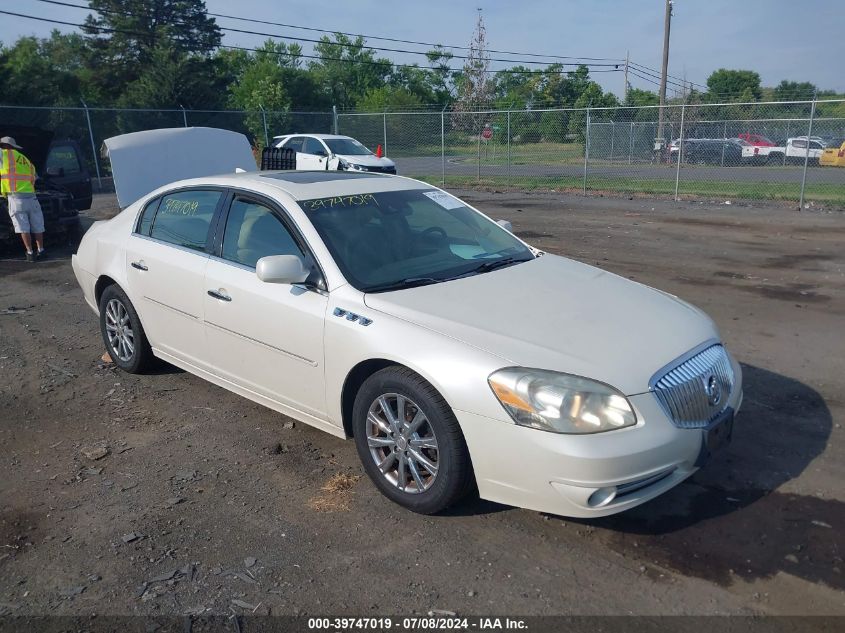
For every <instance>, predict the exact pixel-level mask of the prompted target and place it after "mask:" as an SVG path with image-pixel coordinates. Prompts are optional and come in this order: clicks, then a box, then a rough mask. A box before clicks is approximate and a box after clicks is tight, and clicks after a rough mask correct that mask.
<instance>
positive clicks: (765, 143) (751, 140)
mask: <svg viewBox="0 0 845 633" xmlns="http://www.w3.org/2000/svg"><path fill="white" fill-rule="evenodd" d="M737 138H741V139H742V140H743V141H745V142H746V143H748V144H749V145H753V146H754V147H775V143H774V142H773V141H770V140H769V139H767V138H766V137H765V136H761V135H760V134H750V133H748V132H743V133H742V134H738V135H737Z"/></svg>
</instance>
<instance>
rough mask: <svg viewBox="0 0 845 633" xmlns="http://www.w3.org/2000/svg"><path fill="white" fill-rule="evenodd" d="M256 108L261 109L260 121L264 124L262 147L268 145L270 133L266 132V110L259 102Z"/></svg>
mask: <svg viewBox="0 0 845 633" xmlns="http://www.w3.org/2000/svg"><path fill="white" fill-rule="evenodd" d="M258 109H259V110H261V122H262V124H263V125H264V147H268V146H269V145H270V135H269V134H268V133H267V112H266V111H265V110H264V106H263V105H261V104H260V103H259V104H258Z"/></svg>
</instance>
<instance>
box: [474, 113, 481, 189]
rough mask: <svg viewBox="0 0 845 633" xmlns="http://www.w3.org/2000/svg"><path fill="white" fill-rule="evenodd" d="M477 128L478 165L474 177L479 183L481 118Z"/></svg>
mask: <svg viewBox="0 0 845 633" xmlns="http://www.w3.org/2000/svg"><path fill="white" fill-rule="evenodd" d="M478 126H479V127H478V132H476V135H477V136H478V163H477V171H476V175H475V177H476V180H478V182H481V117H479V118H478Z"/></svg>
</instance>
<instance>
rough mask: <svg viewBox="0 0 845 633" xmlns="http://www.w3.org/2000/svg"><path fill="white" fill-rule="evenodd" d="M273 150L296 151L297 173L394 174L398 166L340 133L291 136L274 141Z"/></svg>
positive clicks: (278, 137) (276, 138) (277, 138)
mask: <svg viewBox="0 0 845 633" xmlns="http://www.w3.org/2000/svg"><path fill="white" fill-rule="evenodd" d="M273 146H274V147H287V148H290V149H293V150H294V151H295V152H296V168H297V169H298V170H326V169H338V170H346V171H366V172H370V171H371V172H376V173H381V174H395V173H396V163H394V162H393V161H392V160H390V159H389V158H385V157H384V156H382V157H379V156H376V155H375V154H373V153H372V152H371V151H370V150H369V149H367V148H366V147H364V146H363V145H362V144H361V143H359V142H358V141H356V140H355V139H354V138H352V137H350V136H339V135H337V134H289V135H287V136H276V137H274V138H273Z"/></svg>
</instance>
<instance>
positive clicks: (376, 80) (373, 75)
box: [309, 33, 392, 108]
mask: <svg viewBox="0 0 845 633" xmlns="http://www.w3.org/2000/svg"><path fill="white" fill-rule="evenodd" d="M314 52H315V53H316V54H317V55H318V56H319V57H320V59H318V60H316V61H314V62H312V63H311V64H310V66H309V70H310V71H311V73H312V75H313V77H314V79H315V81H316V83H317V85H319V86H322V90H323V93H324V95H325V96H326V98H327V100H328V101H329V102H330V103H332V104H335V105H337V106H338V107H340V108H351V107H353V106H355V104H356V103H357V102H358V100H359V99H361V98H362V97H363V96H364V95H365V94H367V92H368V91H369V90H372V89H374V88H379V87H381V86H383V85H384V84H385V82H386V80H387V78H388V76H389V75H390V71H391V68H392V64H391V62H390V60H388V59H376V53H375V51H374V50H373V49H371V48H366V46H365V42H364V38H362V37H356V38H355V39H354V40H353V39H350V38H349V37H347V36H346V35H342V34H340V33H336V34H335V36H334V40H331V39H329V37H327V36H323V37H321V38H320V41H319V42H318V43H317V44H316V45H315V46H314Z"/></svg>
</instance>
